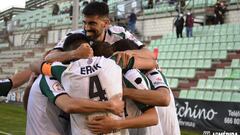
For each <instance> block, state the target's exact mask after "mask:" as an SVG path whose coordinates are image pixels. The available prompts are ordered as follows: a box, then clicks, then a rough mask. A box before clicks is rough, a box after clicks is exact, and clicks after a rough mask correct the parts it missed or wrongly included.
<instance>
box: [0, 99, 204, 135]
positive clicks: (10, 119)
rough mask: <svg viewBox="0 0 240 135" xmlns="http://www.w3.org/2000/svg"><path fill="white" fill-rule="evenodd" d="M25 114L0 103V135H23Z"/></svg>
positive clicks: (183, 133)
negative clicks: (6, 134)
mask: <svg viewBox="0 0 240 135" xmlns="http://www.w3.org/2000/svg"><path fill="white" fill-rule="evenodd" d="M25 126H26V113H25V111H24V109H23V106H22V105H16V104H5V103H0V135H5V134H2V133H1V132H6V133H9V134H12V135H24V134H25ZM181 135H202V134H201V133H198V132H196V131H190V130H185V129H182V130H181Z"/></svg>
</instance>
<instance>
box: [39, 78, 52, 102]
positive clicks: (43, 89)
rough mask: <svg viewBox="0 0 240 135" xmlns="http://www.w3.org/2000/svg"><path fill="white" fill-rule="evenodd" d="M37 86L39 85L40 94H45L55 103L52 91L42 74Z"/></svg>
mask: <svg viewBox="0 0 240 135" xmlns="http://www.w3.org/2000/svg"><path fill="white" fill-rule="evenodd" d="M39 86H40V89H41V92H42V94H43V95H45V96H46V97H47V98H48V99H49V100H50V101H51V102H52V103H55V100H56V98H55V96H54V94H53V92H52V91H51V89H50V87H49V85H48V83H47V80H46V78H45V76H44V75H43V76H42V78H41V80H40V83H39Z"/></svg>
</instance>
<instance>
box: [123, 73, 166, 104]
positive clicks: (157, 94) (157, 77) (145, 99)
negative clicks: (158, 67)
mask: <svg viewBox="0 0 240 135" xmlns="http://www.w3.org/2000/svg"><path fill="white" fill-rule="evenodd" d="M152 71H153V73H155V70H152ZM136 78H137V79H138V78H142V79H141V81H140V80H139V79H138V80H137V79H136ZM148 78H149V79H148ZM148 78H146V76H145V75H142V73H141V72H139V71H137V70H129V71H128V72H126V73H125V75H124V81H125V84H126V86H127V88H124V90H123V96H124V97H127V98H130V99H132V100H134V101H138V102H140V103H144V104H147V105H153V106H168V105H169V102H170V94H169V89H168V87H167V84H166V83H165V80H164V79H165V78H163V76H162V75H161V74H159V72H156V74H152V72H151V73H149V75H148ZM143 80H149V83H150V84H154V82H155V84H158V85H159V86H156V87H154V88H153V89H151V90H139V89H147V88H144V87H143V86H144V85H143V84H144V83H143ZM153 81H154V82H153ZM159 81H160V82H159ZM146 82H148V81H146ZM128 84H131V85H128ZM131 86H135V87H131Z"/></svg>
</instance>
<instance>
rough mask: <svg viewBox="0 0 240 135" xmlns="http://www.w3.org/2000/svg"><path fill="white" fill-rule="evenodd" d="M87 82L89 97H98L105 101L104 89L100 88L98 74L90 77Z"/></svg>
mask: <svg viewBox="0 0 240 135" xmlns="http://www.w3.org/2000/svg"><path fill="white" fill-rule="evenodd" d="M89 82H90V83H89V98H91V99H92V98H96V97H99V101H107V97H106V91H105V90H103V89H102V86H101V83H100V80H99V78H98V76H93V77H90V80H89ZM94 85H95V86H96V87H94ZM95 88H96V89H95Z"/></svg>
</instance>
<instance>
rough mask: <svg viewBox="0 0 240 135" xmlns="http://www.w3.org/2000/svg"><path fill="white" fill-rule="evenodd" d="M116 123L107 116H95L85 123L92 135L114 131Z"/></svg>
mask: <svg viewBox="0 0 240 135" xmlns="http://www.w3.org/2000/svg"><path fill="white" fill-rule="evenodd" d="M116 125H117V121H116V120H114V119H113V118H111V117H109V116H96V117H94V118H93V119H92V120H91V121H87V126H88V128H89V130H90V131H91V132H92V133H94V134H107V133H111V132H113V131H114V130H116V128H115V126H116Z"/></svg>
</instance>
